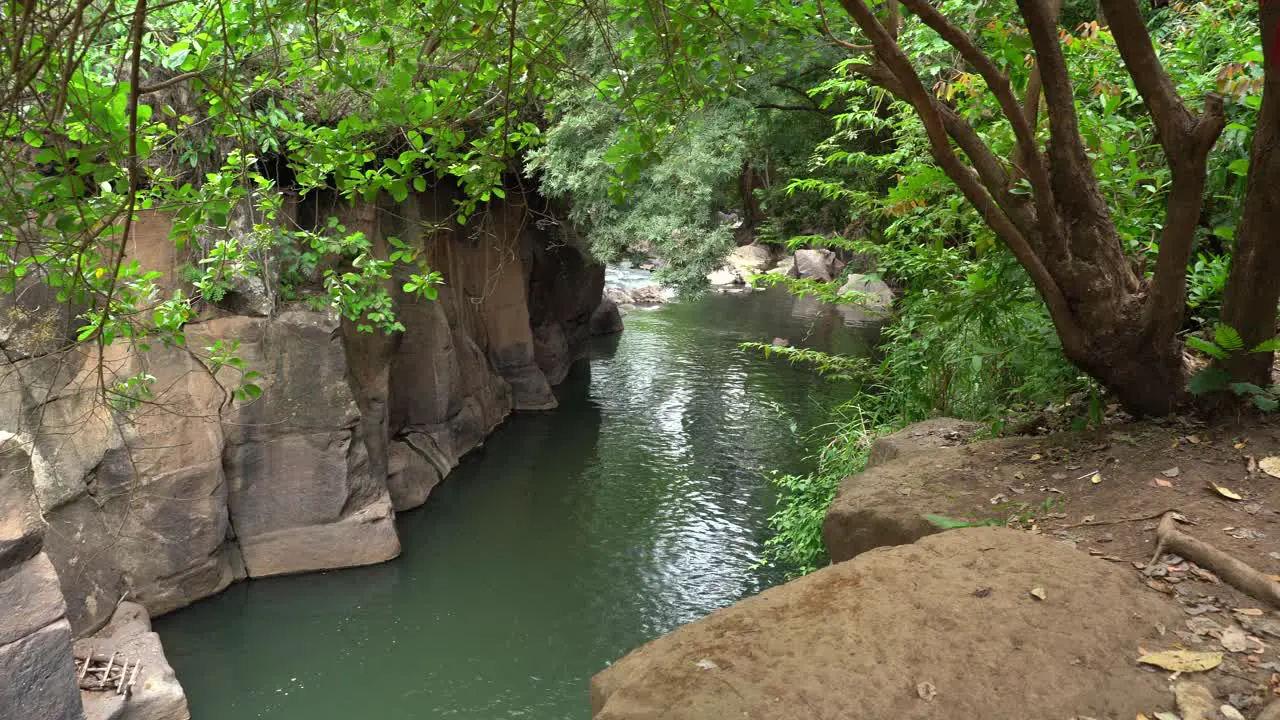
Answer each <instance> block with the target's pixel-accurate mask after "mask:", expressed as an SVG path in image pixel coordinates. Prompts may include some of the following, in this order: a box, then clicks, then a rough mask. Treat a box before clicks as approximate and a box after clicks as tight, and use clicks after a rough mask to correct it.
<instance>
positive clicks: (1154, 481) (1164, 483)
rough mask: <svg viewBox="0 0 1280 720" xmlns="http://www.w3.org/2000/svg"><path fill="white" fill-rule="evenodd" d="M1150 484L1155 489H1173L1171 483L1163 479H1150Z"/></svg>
mask: <svg viewBox="0 0 1280 720" xmlns="http://www.w3.org/2000/svg"><path fill="white" fill-rule="evenodd" d="M1151 484H1152V485H1155V486H1156V487H1173V483H1171V482H1169V481H1168V480H1165V479H1164V478H1152V480H1151Z"/></svg>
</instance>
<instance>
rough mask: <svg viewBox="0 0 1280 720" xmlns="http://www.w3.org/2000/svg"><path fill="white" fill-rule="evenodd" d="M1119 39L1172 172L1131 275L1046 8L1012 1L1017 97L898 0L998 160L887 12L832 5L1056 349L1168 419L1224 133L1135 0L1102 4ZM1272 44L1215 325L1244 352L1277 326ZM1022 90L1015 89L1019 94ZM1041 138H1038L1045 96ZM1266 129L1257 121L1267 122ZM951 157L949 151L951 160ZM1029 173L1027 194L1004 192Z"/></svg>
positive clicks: (865, 67)
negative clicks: (981, 86)
mask: <svg viewBox="0 0 1280 720" xmlns="http://www.w3.org/2000/svg"><path fill="white" fill-rule="evenodd" d="M1100 4H1101V7H1102V9H1103V11H1104V13H1105V16H1106V19H1107V21H1108V22H1109V23H1110V26H1111V29H1112V32H1113V33H1114V36H1115V41H1116V44H1117V46H1118V48H1119V51H1120V54H1121V56H1122V57H1123V59H1124V63H1125V67H1126V69H1127V71H1128V74H1129V76H1130V77H1131V78H1132V80H1133V82H1134V84H1135V86H1136V87H1137V90H1138V92H1139V93H1140V94H1141V97H1142V100H1143V102H1144V103H1145V104H1146V106H1147V108H1148V110H1149V111H1150V113H1151V115H1152V117H1153V119H1154V121H1155V124H1156V127H1157V129H1158V135H1159V142H1160V145H1161V146H1162V148H1163V151H1164V154H1165V156H1166V158H1167V160H1168V163H1169V166H1170V169H1171V171H1172V175H1173V183H1172V188H1171V190H1170V192H1169V195H1168V203H1167V210H1166V217H1165V222H1164V227H1163V232H1162V233H1161V236H1160V249H1159V254H1158V259H1157V264H1156V268H1155V271H1154V273H1153V274H1152V276H1151V277H1150V278H1144V277H1142V276H1141V275H1140V274H1139V273H1138V272H1136V271H1135V268H1134V267H1133V266H1132V265H1131V263H1130V259H1129V258H1128V257H1127V256H1126V254H1125V251H1124V248H1123V246H1122V244H1121V242H1120V240H1119V237H1118V235H1117V233H1116V229H1115V225H1114V222H1113V220H1112V217H1111V210H1110V208H1109V207H1108V205H1107V203H1106V201H1105V200H1104V198H1103V196H1102V194H1101V193H1100V192H1099V190H1098V179H1097V177H1096V176H1095V174H1094V170H1093V167H1092V164H1091V162H1090V159H1089V157H1088V155H1087V153H1086V150H1085V146H1084V143H1083V141H1082V139H1081V136H1080V132H1079V126H1078V121H1077V110H1076V107H1075V96H1074V93H1073V91H1072V85H1071V78H1070V76H1069V73H1068V69H1067V65H1066V62H1065V60H1064V56H1063V52H1062V47H1061V44H1060V38H1059V33H1058V27H1057V16H1058V13H1059V7H1058V5H1057V4H1056V3H1055V2H1053V0H1018V3H1017V5H1018V12H1019V14H1020V15H1021V17H1022V20H1023V21H1024V23H1025V28H1026V32H1027V35H1028V36H1029V39H1030V44H1031V47H1032V54H1033V57H1034V61H1035V66H1034V68H1035V69H1034V72H1032V73H1029V74H1028V75H1027V78H1026V81H1025V83H1024V84H1023V87H1021V88H1019V89H1015V87H1014V85H1013V83H1012V82H1011V79H1010V72H1009V71H1008V70H1007V69H1002V68H1001V67H1000V66H999V65H998V64H997V63H996V61H995V60H993V58H992V57H991V56H990V55H989V54H987V53H985V52H984V51H983V50H981V49H980V48H979V45H978V43H976V42H975V41H974V39H973V38H972V37H970V35H968V34H966V33H965V32H963V31H962V30H961V29H959V28H958V27H957V26H956V25H954V24H953V23H952V22H951V21H950V20H948V19H947V17H945V16H944V15H943V14H942V13H940V12H939V11H938V10H937V9H936V8H935V7H934V6H933V5H932V4H930V3H929V2H927V1H926V0H901V6H902V7H903V8H905V9H906V10H907V11H908V12H910V13H912V14H914V15H915V17H916V18H918V19H919V20H920V21H921V22H923V23H924V24H925V25H927V26H928V27H929V28H931V29H932V30H933V31H935V32H936V33H937V34H938V36H939V37H940V38H941V39H942V40H944V41H945V42H946V43H947V45H949V46H950V47H951V48H952V49H953V50H954V52H956V53H957V54H958V55H959V56H960V57H961V58H963V61H964V63H965V64H966V65H967V66H968V67H969V68H971V69H972V70H973V71H975V72H976V73H978V74H979V75H980V76H981V78H982V80H983V81H984V82H985V83H986V86H987V87H988V88H989V90H990V92H991V93H993V94H994V96H995V98H996V100H997V101H998V103H999V108H1000V111H1001V113H1002V115H1003V118H1004V120H1005V121H1006V122H1007V123H1008V124H1009V126H1010V127H1011V129H1012V132H1013V135H1014V137H1015V139H1016V152H1015V153H1014V155H1013V156H1012V157H1007V158H1000V157H998V156H997V155H996V154H995V153H994V152H993V150H992V148H991V146H990V145H989V144H988V143H987V142H985V141H984V140H983V139H982V138H980V137H979V135H978V134H977V133H976V132H975V131H974V129H973V127H972V125H971V124H970V123H969V121H968V120H967V119H966V118H964V117H962V116H961V115H959V114H958V113H957V112H955V110H954V109H953V108H952V107H950V106H948V105H947V104H946V103H945V102H943V101H942V100H941V99H939V98H938V97H936V96H935V95H934V94H933V93H931V92H930V91H929V90H928V89H927V88H926V87H925V85H924V83H923V82H922V81H921V79H920V74H919V73H918V72H917V69H916V68H915V67H914V66H913V61H912V58H910V57H908V55H907V54H906V52H904V50H903V47H902V46H901V45H900V44H899V42H898V32H899V28H900V24H901V18H900V16H899V12H898V3H897V2H896V1H895V0H888V1H887V2H885V3H883V4H882V5H881V6H880V12H879V13H878V14H877V12H875V11H873V10H872V8H871V7H870V6H869V5H868V3H867V2H866V1H865V0H841V5H842V7H843V8H844V10H845V12H846V13H847V14H848V16H849V17H850V19H851V20H852V21H853V23H854V25H856V27H857V28H858V29H859V30H860V31H861V33H862V35H863V36H865V38H866V39H867V40H868V41H869V45H867V46H855V45H853V44H851V43H844V44H846V46H848V47H851V48H854V49H856V50H858V51H859V52H865V53H866V54H867V57H868V60H869V61H868V62H865V63H861V64H857V65H855V66H854V67H855V69H856V70H857V72H859V73H861V74H863V75H864V76H866V77H867V78H869V79H870V80H871V81H872V82H874V83H876V84H877V85H879V86H881V87H883V88H884V89H886V90H887V91H889V92H890V93H892V94H893V95H894V96H896V97H898V98H900V99H902V100H903V101H905V102H908V103H909V104H910V105H911V107H912V108H913V109H914V111H915V112H916V113H917V114H918V115H919V117H920V119H921V121H922V122H923V123H924V126H925V128H926V130H927V132H928V136H929V141H930V149H931V153H932V155H933V157H934V159H935V161H936V162H937V163H938V165H939V166H940V167H941V168H942V169H943V170H944V171H945V172H946V174H947V176H948V177H949V178H950V179H951V180H952V181H953V182H954V183H955V184H956V185H957V187H959V189H960V190H961V192H962V193H963V194H964V195H965V197H966V198H967V199H968V201H969V202H970V203H972V204H973V205H974V206H975V207H976V208H977V209H978V210H979V212H980V213H981V214H982V217H983V219H984V220H985V221H986V223H987V224H988V225H990V227H991V228H992V229H993V230H994V231H995V232H996V234H997V235H998V236H999V237H1000V238H1001V240H1002V241H1003V242H1004V243H1005V244H1006V245H1007V246H1008V247H1009V249H1010V250H1011V251H1012V253H1013V254H1014V255H1015V256H1016V257H1017V259H1018V261H1019V262H1020V263H1021V265H1022V266H1023V267H1024V268H1025V269H1026V271H1027V273H1028V274H1029V275H1030V277H1031V279H1032V281H1033V282H1034V284H1035V286H1036V288H1037V289H1038V290H1039V292H1040V294H1041V296H1042V297H1043V298H1044V301H1045V304H1046V306H1047V307H1048V310H1049V313H1050V316H1051V317H1052V319H1053V322H1054V326H1055V328H1056V329H1057V332H1058V335H1059V337H1060V338H1061V340H1062V345H1063V349H1064V351H1065V353H1066V355H1067V356H1068V357H1069V358H1070V359H1071V360H1072V361H1073V362H1075V363H1076V364H1077V365H1079V366H1080V367H1081V368H1082V369H1084V370H1085V371H1087V372H1088V373H1090V374H1091V375H1093V376H1094V377H1095V378H1097V379H1099V380H1100V381H1101V382H1102V383H1103V384H1104V385H1105V386H1106V387H1107V388H1108V389H1110V390H1111V391H1113V392H1114V393H1115V394H1116V396H1117V397H1118V398H1119V399H1120V400H1121V401H1122V402H1123V403H1124V405H1125V406H1126V407H1127V408H1129V409H1131V410H1133V411H1136V412H1138V413H1140V414H1155V415H1159V414H1165V413H1168V412H1169V411H1171V410H1172V409H1173V408H1174V407H1175V406H1176V403H1177V401H1178V400H1179V398H1180V396H1181V393H1182V389H1183V388H1184V387H1185V380H1186V378H1185V370H1184V362H1183V358H1182V346H1181V343H1180V342H1179V339H1178V335H1177V333H1178V330H1179V328H1180V326H1181V324H1182V317H1183V313H1184V307H1185V298H1186V267H1187V262H1188V260H1189V259H1190V255H1191V251H1192V243H1193V238H1194V233H1195V229H1196V225H1197V224H1198V222H1199V219H1200V213H1201V208H1202V205H1203V194H1204V187H1205V181H1206V158H1207V157H1208V154H1209V152H1210V150H1211V149H1212V147H1213V145H1214V143H1215V142H1216V140H1217V138H1218V136H1219V134H1220V133H1221V131H1222V129H1223V126H1224V117H1223V105H1222V99H1221V98H1220V97H1217V96H1215V95H1209V96H1207V97H1206V98H1204V105H1203V109H1202V110H1201V111H1199V112H1196V111H1194V110H1192V109H1190V108H1189V107H1187V104H1186V103H1185V102H1184V100H1183V98H1181V97H1180V96H1179V95H1178V93H1177V91H1176V90H1175V88H1174V84H1173V82H1172V81H1171V79H1170V78H1169V76H1168V75H1167V73H1166V72H1165V70H1164V67H1163V66H1162V65H1161V62H1160V60H1159V58H1158V57H1157V56H1156V52H1155V49H1154V46H1153V43H1152V39H1151V36H1150V34H1149V33H1148V30H1147V27H1146V24H1145V20H1144V18H1143V16H1142V13H1141V10H1140V8H1139V6H1138V4H1137V2H1136V0H1101V3H1100ZM1261 11H1262V18H1263V31H1264V35H1265V33H1268V32H1270V33H1271V34H1270V35H1265V36H1266V37H1273V36H1274V33H1275V29H1276V13H1277V11H1276V8H1275V5H1274V4H1268V3H1266V2H1262V3H1261ZM1276 50H1277V48H1275V46H1274V45H1273V44H1267V45H1266V48H1265V61H1264V67H1265V73H1266V90H1265V91H1264V101H1263V104H1264V108H1266V111H1265V112H1264V117H1262V118H1260V121H1259V131H1258V133H1257V136H1256V138H1255V140H1254V150H1253V161H1252V163H1251V165H1250V170H1249V182H1250V191H1249V199H1248V201H1247V202H1246V203H1245V209H1244V218H1243V220H1242V221H1241V224H1240V228H1241V230H1240V233H1239V235H1238V237H1237V246H1236V251H1235V252H1236V259H1235V262H1234V264H1233V268H1232V273H1231V278H1230V285H1229V288H1228V290H1227V297H1228V301H1227V304H1228V309H1227V310H1226V311H1224V319H1225V321H1226V322H1228V323H1232V324H1233V325H1236V326H1237V327H1238V328H1239V330H1240V331H1241V333H1242V335H1243V336H1244V339H1245V341H1246V342H1247V343H1254V344H1256V343H1259V342H1261V341H1262V340H1264V339H1267V338H1269V337H1271V336H1272V335H1273V334H1274V331H1275V317H1276V304H1277V300H1278V299H1280V280H1278V279H1277V275H1276V273H1275V271H1274V270H1275V268H1276V263H1277V262H1280V258H1277V255H1278V254H1280V250H1277V249H1276V247H1277V244H1276V243H1274V242H1268V241H1267V240H1265V239H1264V238H1263V237H1262V232H1261V228H1264V227H1267V223H1268V221H1270V222H1273V223H1274V222H1275V221H1276V220H1277V219H1278V218H1277V201H1276V199H1275V198H1274V193H1269V192H1268V188H1273V187H1276V186H1277V183H1280V157H1277V155H1276V150H1275V146H1276V144H1277V143H1276V132H1277V130H1276V129H1275V128H1276V126H1277V123H1276V122H1275V121H1276V114H1277V110H1276V107H1275V106H1276V104H1277V103H1278V102H1280V98H1277V89H1276V88H1275V87H1274V85H1275V83H1276V82H1280V70H1277V69H1276V67H1275V63H1276V57H1275V54H1276ZM1018 90H1021V97H1022V98H1023V99H1022V100H1020V99H1019V95H1018V92H1017V91H1018ZM1042 95H1043V101H1044V105H1045V107H1046V113H1045V114H1046V115H1047V126H1048V129H1047V137H1046V139H1045V142H1044V143H1043V144H1042V143H1041V140H1040V138H1041V137H1042V135H1043V134H1042V133H1041V132H1040V128H1039V125H1040V123H1039V120H1040V112H1039V109H1040V106H1041V96H1042ZM1268 119H1270V121H1271V122H1270V124H1269V125H1268V123H1267V120H1268ZM957 148H958V150H959V151H958V152H957ZM1024 179H1025V181H1026V183H1027V185H1029V192H1027V193H1025V194H1022V193H1018V192H1016V189H1017V187H1018V185H1019V184H1020V183H1021V181H1023V180H1024ZM1270 361H1271V355H1270V354H1269V353H1268V354H1265V355H1264V354H1258V355H1256V356H1255V357H1253V358H1251V359H1250V360H1248V362H1247V364H1243V363H1242V364H1241V366H1240V369H1241V370H1243V371H1246V372H1248V373H1249V374H1250V375H1251V376H1253V377H1257V376H1259V375H1261V374H1262V373H1263V372H1265V371H1268V370H1269V367H1270Z"/></svg>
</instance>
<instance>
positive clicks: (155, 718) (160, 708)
mask: <svg viewBox="0 0 1280 720" xmlns="http://www.w3.org/2000/svg"><path fill="white" fill-rule="evenodd" d="M91 652H92V653H93V655H94V656H95V657H99V658H101V657H110V656H112V655H113V654H118V655H119V657H121V658H124V659H127V660H128V661H129V662H130V663H136V662H141V663H142V664H141V666H140V667H139V671H138V678H137V680H136V681H135V683H134V685H133V687H132V689H131V692H130V694H129V696H128V697H124V696H122V695H117V694H116V693H114V692H103V691H97V690H82V691H80V696H81V699H82V701H83V702H84V714H85V718H86V720H189V719H190V717H191V712H190V711H189V710H188V709H187V696H186V695H185V694H184V693H183V691H182V685H181V684H180V683H179V682H178V679H177V677H176V676H175V675H174V674H173V668H172V667H171V666H170V665H169V661H168V659H166V658H165V655H164V648H163V647H162V646H161V644H160V636H159V635H157V634H156V633H155V632H152V630H151V618H150V617H149V616H148V615H147V611H146V608H143V607H142V606H141V605H138V604H135V603H131V602H123V603H120V607H119V608H117V609H116V611H115V613H114V614H113V615H112V616H111V621H110V622H109V623H108V624H107V625H106V627H104V628H102V630H100V631H98V632H97V633H95V634H94V635H93V636H91V637H87V638H83V639H81V640H77V641H76V643H75V654H76V657H80V658H84V657H88V656H89V653H91Z"/></svg>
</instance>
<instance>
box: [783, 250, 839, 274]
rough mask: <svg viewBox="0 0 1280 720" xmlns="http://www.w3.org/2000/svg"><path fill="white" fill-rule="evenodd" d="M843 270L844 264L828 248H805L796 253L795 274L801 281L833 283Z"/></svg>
mask: <svg viewBox="0 0 1280 720" xmlns="http://www.w3.org/2000/svg"><path fill="white" fill-rule="evenodd" d="M843 269H844V263H843V262H841V261H840V258H837V257H836V254H835V253H834V252H832V251H831V250H828V249H827V248H805V249H803V250H797V251H796V256H795V270H794V274H795V276H796V277H799V278H801V279H804V280H817V281H819V282H831V281H832V280H834V279H836V277H837V276H839V275H840V271H841V270H843Z"/></svg>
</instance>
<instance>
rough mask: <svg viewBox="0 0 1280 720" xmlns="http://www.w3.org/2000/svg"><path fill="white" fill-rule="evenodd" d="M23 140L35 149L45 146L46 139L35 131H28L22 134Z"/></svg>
mask: <svg viewBox="0 0 1280 720" xmlns="http://www.w3.org/2000/svg"><path fill="white" fill-rule="evenodd" d="M22 140H23V142H25V143H26V144H28V145H30V146H31V147H33V148H38V147H43V146H44V137H42V136H41V135H40V133H38V132H36V131H34V130H28V131H26V132H24V133H22Z"/></svg>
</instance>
